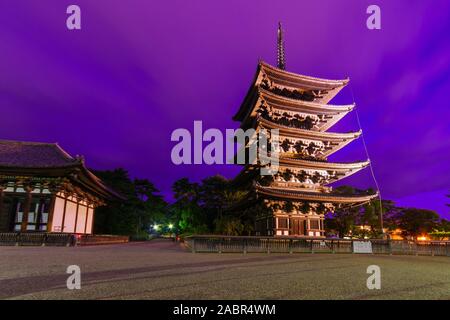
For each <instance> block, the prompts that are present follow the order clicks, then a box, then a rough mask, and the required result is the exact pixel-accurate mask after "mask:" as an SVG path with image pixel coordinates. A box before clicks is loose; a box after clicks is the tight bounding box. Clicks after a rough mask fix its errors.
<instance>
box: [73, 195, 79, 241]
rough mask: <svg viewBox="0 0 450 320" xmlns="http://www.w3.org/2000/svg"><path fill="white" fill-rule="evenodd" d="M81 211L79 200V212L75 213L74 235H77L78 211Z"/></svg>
mask: <svg viewBox="0 0 450 320" xmlns="http://www.w3.org/2000/svg"><path fill="white" fill-rule="evenodd" d="M79 210H80V200H78V199H77V211H76V213H75V227H73V233H77V223H78V211H79Z"/></svg>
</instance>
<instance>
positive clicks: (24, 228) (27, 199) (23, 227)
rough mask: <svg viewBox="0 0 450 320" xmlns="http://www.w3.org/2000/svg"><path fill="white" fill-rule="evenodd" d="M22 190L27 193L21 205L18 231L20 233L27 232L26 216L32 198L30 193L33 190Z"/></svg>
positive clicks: (26, 188) (27, 188)
mask: <svg viewBox="0 0 450 320" xmlns="http://www.w3.org/2000/svg"><path fill="white" fill-rule="evenodd" d="M24 189H25V191H26V192H27V194H26V196H25V203H24V205H23V216H22V225H21V226H20V231H21V232H26V231H27V226H28V214H29V213H30V207H31V198H32V194H31V191H32V190H33V188H32V187H24Z"/></svg>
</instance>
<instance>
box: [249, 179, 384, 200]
mask: <svg viewBox="0 0 450 320" xmlns="http://www.w3.org/2000/svg"><path fill="white" fill-rule="evenodd" d="M255 188H256V192H257V193H259V194H263V195H266V196H269V197H274V198H278V199H287V200H304V201H318V202H330V203H341V204H358V203H364V202H368V201H370V200H372V199H373V198H376V197H378V193H375V194H371V195H342V194H339V193H336V192H331V193H319V192H307V191H297V190H292V189H285V188H276V187H264V186H261V185H259V184H256V186H255Z"/></svg>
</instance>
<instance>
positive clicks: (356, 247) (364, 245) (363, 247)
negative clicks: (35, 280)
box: [353, 241, 373, 253]
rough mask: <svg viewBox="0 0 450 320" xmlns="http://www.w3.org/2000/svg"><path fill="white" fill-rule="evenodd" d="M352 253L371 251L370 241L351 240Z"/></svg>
mask: <svg viewBox="0 0 450 320" xmlns="http://www.w3.org/2000/svg"><path fill="white" fill-rule="evenodd" d="M353 253H373V252H372V242H370V241H353Z"/></svg>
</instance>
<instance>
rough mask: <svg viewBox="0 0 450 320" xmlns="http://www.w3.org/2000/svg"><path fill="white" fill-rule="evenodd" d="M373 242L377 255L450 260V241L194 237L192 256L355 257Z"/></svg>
mask: <svg viewBox="0 0 450 320" xmlns="http://www.w3.org/2000/svg"><path fill="white" fill-rule="evenodd" d="M355 241H364V242H367V241H370V242H371V247H372V252H373V253H374V254H412V255H436V256H450V241H417V242H416V241H401V240H382V239H370V240H362V239H324V238H298V237H276V238H274V237H236V236H190V237H186V238H185V242H186V243H187V245H188V247H189V248H190V250H191V251H192V252H194V253H195V252H215V253H232V252H234V253H244V254H245V253H353V242H355Z"/></svg>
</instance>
